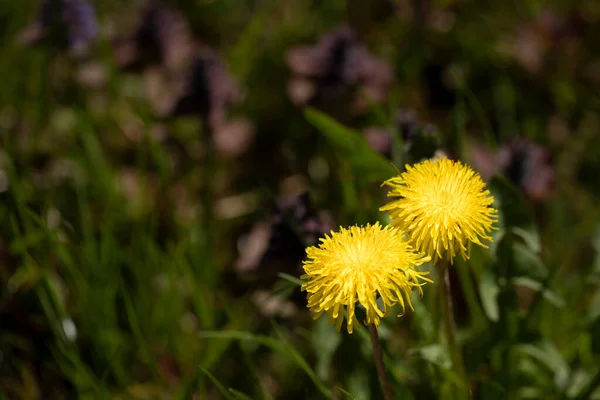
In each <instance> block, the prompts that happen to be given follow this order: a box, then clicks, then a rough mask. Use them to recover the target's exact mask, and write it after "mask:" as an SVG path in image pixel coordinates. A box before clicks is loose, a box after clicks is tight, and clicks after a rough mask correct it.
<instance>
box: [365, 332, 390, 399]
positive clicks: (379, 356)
mask: <svg viewBox="0 0 600 400" xmlns="http://www.w3.org/2000/svg"><path fill="white" fill-rule="evenodd" d="M369 334H370V335H371V343H372V344H373V356H374V357H375V367H377V376H378V377H379V384H380V385H381V390H382V391H383V398H384V399H385V400H394V391H393V389H392V385H391V384H390V381H389V379H388V376H387V374H386V373H385V364H384V363H383V352H382V351H381V342H380V341H379V335H378V334H377V327H375V325H374V324H370V325H369Z"/></svg>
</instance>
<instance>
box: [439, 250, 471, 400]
mask: <svg viewBox="0 0 600 400" xmlns="http://www.w3.org/2000/svg"><path fill="white" fill-rule="evenodd" d="M439 268H440V274H441V276H442V277H443V279H442V282H441V283H440V285H439V288H440V300H441V304H442V314H443V316H442V317H443V323H444V330H445V332H446V340H447V341H448V348H449V350H450V359H451V360H452V368H454V371H456V373H457V374H458V378H459V379H460V382H461V384H462V386H463V387H462V388H461V389H462V390H464V391H465V392H466V397H465V398H467V399H470V398H471V387H470V385H469V380H468V379H467V374H466V372H465V364H464V362H463V357H462V352H461V349H460V346H459V345H458V342H457V341H456V323H455V322H454V315H453V306H452V295H451V293H450V270H449V268H448V263H447V262H446V261H441V262H440V263H439Z"/></svg>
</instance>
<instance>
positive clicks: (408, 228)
mask: <svg viewBox="0 0 600 400" xmlns="http://www.w3.org/2000/svg"><path fill="white" fill-rule="evenodd" d="M383 184H384V185H388V186H391V187H392V190H391V191H390V192H389V193H388V196H392V197H400V199H399V200H395V201H392V202H390V203H389V204H387V205H386V206H384V207H381V208H380V210H381V211H389V212H390V218H391V219H392V225H393V226H396V227H398V228H400V229H402V230H403V231H404V232H406V234H407V235H408V237H409V241H410V242H411V244H412V245H413V246H414V247H415V248H416V249H418V250H419V251H422V252H425V253H427V254H428V255H430V256H431V257H433V258H434V261H437V260H438V259H439V258H443V254H446V256H447V258H448V259H449V260H450V262H452V261H453V259H454V257H455V256H456V254H457V253H458V252H460V254H461V255H462V257H463V259H465V260H466V259H468V258H469V252H470V247H471V243H476V244H478V245H480V246H483V247H487V246H486V245H485V244H483V243H482V242H481V239H485V240H492V238H491V237H490V236H489V235H488V232H490V231H491V230H492V229H495V228H494V227H493V224H494V223H495V222H497V220H498V217H497V215H498V210H496V209H494V208H492V207H491V205H492V203H493V201H494V198H493V197H492V196H490V192H489V190H485V183H484V182H483V180H482V179H481V176H479V174H478V173H476V172H475V171H473V170H472V169H471V167H469V166H468V165H464V164H461V162H460V161H457V162H454V161H452V160H449V159H447V158H439V159H434V160H426V161H423V162H421V163H419V164H416V165H414V166H413V167H411V166H408V165H407V166H406V172H403V173H402V174H400V176H397V177H395V178H392V179H389V180H387V181H385V182H384V183H383Z"/></svg>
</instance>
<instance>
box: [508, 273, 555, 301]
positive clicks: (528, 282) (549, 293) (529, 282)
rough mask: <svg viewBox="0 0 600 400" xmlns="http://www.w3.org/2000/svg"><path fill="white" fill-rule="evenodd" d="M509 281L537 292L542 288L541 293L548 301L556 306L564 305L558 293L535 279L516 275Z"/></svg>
mask: <svg viewBox="0 0 600 400" xmlns="http://www.w3.org/2000/svg"><path fill="white" fill-rule="evenodd" d="M511 282H512V283H513V284H514V285H518V286H525V287H527V288H529V289H533V290H535V291H536V292H539V291H540V290H542V289H543V292H542V295H543V296H544V298H545V299H546V300H548V301H549V302H550V303H552V304H554V305H555V306H556V307H558V308H564V307H565V305H566V303H565V300H564V299H563V298H562V297H561V296H560V295H559V294H558V293H556V292H555V291H553V290H550V289H548V288H546V289H544V285H543V284H542V283H541V282H538V281H535V280H533V279H531V278H529V277H526V276H518V277H516V278H513V279H511Z"/></svg>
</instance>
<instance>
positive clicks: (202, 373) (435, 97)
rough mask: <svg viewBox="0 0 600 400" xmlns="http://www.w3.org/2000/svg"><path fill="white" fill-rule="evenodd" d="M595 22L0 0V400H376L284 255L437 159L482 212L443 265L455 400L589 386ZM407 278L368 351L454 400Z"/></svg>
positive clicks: (323, 8) (533, 6)
mask: <svg viewBox="0 0 600 400" xmlns="http://www.w3.org/2000/svg"><path fill="white" fill-rule="evenodd" d="M599 35H600V3H597V2H596V1H594V0H578V1H566V0H555V1H548V2H543V3H542V2H538V1H534V0H525V1H520V2H518V1H513V2H497V4H486V3H485V2H478V1H474V0H445V1H426V0H413V1H409V0H373V1H369V2H361V1H354V0H347V1H340V0H332V1H308V0H295V1H286V2H283V1H275V0H247V1H243V0H203V1H196V2H187V1H170V2H169V1H162V2H161V1H131V2H127V1H122V0H106V1H102V2H100V1H95V2H91V1H90V2H88V1H84V0H46V1H39V2H38V1H33V0H22V1H19V2H2V3H1V4H0V40H1V46H0V77H1V80H2V81H1V85H0V143H1V149H0V399H4V398H6V399H55V398H56V399H59V398H90V399H91V398H93V399H97V398H116V399H192V398H193V399H248V398H252V399H254V398H256V399H275V398H277V399H318V398H330V399H331V398H333V399H343V398H358V399H361V400H363V399H366V400H368V399H379V398H381V394H380V391H379V390H380V389H379V387H378V383H377V376H376V374H375V368H374V367H375V366H374V363H373V360H372V354H371V349H370V344H369V337H368V333H367V331H366V329H365V328H364V327H362V328H361V329H359V330H358V332H355V333H354V334H353V335H348V334H347V333H345V332H344V331H342V332H341V333H337V332H336V331H335V329H334V327H332V326H330V325H328V324H327V320H326V318H325V319H320V320H317V321H314V322H313V321H312V319H311V316H310V313H309V311H308V310H307V309H306V297H305V293H302V292H300V288H299V286H298V284H299V280H298V278H299V277H300V275H301V274H302V267H301V262H302V260H303V258H304V256H305V246H307V245H314V244H316V243H317V242H318V238H319V237H320V236H322V235H323V234H324V233H325V232H329V231H330V230H331V229H336V228H337V227H338V226H340V225H343V226H347V225H350V224H364V223H367V222H371V223H373V222H375V221H377V220H379V221H382V222H384V223H385V222H387V221H386V219H385V218H386V217H385V215H384V214H382V213H380V212H379V211H378V208H379V207H380V206H381V205H383V204H384V203H385V202H386V201H387V198H386V196H385V194H386V189H385V188H381V187H380V185H381V183H382V182H383V180H385V179H388V178H390V177H392V176H393V175H394V174H395V173H396V171H395V170H394V168H393V167H392V164H393V165H394V166H396V167H397V168H398V169H400V170H402V169H403V168H404V167H403V166H404V164H405V163H413V162H417V161H419V160H421V159H423V158H430V157H433V156H435V155H440V154H446V155H448V156H450V157H452V158H455V159H460V160H462V161H464V162H466V163H468V164H470V165H471V166H472V167H473V168H474V169H475V170H477V171H478V172H479V173H481V175H482V176H483V178H484V179H485V180H486V181H487V182H488V186H489V187H490V189H491V191H492V194H493V195H494V196H495V198H496V206H497V207H498V208H499V209H500V212H501V215H500V223H499V230H498V231H496V232H495V233H494V239H495V240H494V243H493V244H492V246H491V247H490V249H487V250H486V249H479V248H477V249H475V248H474V249H473V254H472V258H471V260H470V261H469V262H463V261H462V260H461V261H459V262H457V263H456V267H455V268H453V270H452V274H451V283H452V294H453V296H454V299H455V300H454V305H455V310H454V311H455V317H456V319H457V322H458V340H459V342H460V343H461V345H462V348H463V357H464V360H465V365H466V370H467V374H468V376H469V378H470V381H471V386H472V388H473V397H474V398H481V399H502V398H510V399H538V398H544V399H564V398H573V399H588V398H600V390H597V388H598V387H599V386H600V367H599V365H600V291H598V286H599V284H600V258H599V253H598V252H600V236H599V235H600V225H599V222H600V219H599V217H600V215H599V214H600V212H599V210H600V208H599V206H600V203H599V200H600V198H599V196H600V185H599V181H598V177H597V174H596V172H597V171H598V170H599V169H600V140H599V135H598V129H599V126H600V125H599V124H600V97H599V95H598V93H600V52H599V50H600V48H599V46H600V44H599V42H598V40H597V38H598V37H599ZM425 269H431V274H432V278H433V279H434V280H436V279H438V277H437V275H436V272H435V270H434V269H433V268H432V267H431V265H429V266H425ZM424 290H425V294H424V297H423V298H422V299H420V298H418V296H417V295H415V296H414V297H413V302H414V304H415V311H414V312H409V313H407V315H405V316H403V317H402V318H400V319H397V318H394V317H390V318H387V319H385V320H384V321H382V325H381V327H380V336H381V338H382V340H383V346H384V352H385V357H386V361H387V363H388V368H389V371H390V374H391V376H392V379H393V382H394V385H395V386H396V389H397V394H398V396H402V397H401V398H406V399H411V398H445V399H446V398H449V399H451V398H453V396H456V393H455V392H456V391H455V390H454V388H455V386H454V385H456V375H455V370H453V368H452V367H451V365H450V358H449V355H448V351H447V348H446V346H445V343H444V340H443V335H441V334H440V324H441V322H440V319H441V318H440V309H439V304H438V303H439V301H438V299H437V296H438V294H437V291H436V290H434V285H428V286H427V287H425V288H424ZM594 393H595V395H594ZM594 396H595V397H594Z"/></svg>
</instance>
